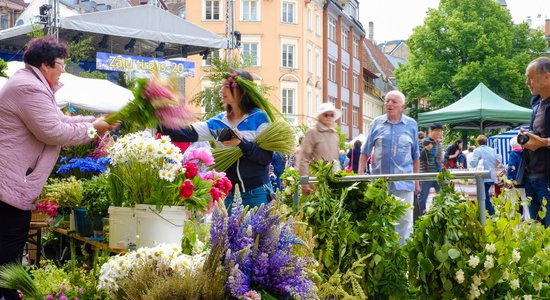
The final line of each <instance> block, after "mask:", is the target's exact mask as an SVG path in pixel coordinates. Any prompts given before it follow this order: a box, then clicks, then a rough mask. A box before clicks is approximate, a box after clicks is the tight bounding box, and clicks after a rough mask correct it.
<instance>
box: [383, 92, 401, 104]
mask: <svg viewBox="0 0 550 300" xmlns="http://www.w3.org/2000/svg"><path fill="white" fill-rule="evenodd" d="M389 96H397V97H399V99H401V102H403V104H405V95H404V94H403V93H401V92H400V91H398V90H393V91H389V92H388V93H387V94H386V96H385V97H384V100H388V97H389Z"/></svg>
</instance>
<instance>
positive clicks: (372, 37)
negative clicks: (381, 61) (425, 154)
mask: <svg viewBox="0 0 550 300" xmlns="http://www.w3.org/2000/svg"><path fill="white" fill-rule="evenodd" d="M546 24H548V21H546ZM369 40H370V41H371V42H372V41H374V22H373V21H370V22H369Z"/></svg>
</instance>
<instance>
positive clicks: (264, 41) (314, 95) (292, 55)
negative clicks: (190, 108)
mask: <svg viewBox="0 0 550 300" xmlns="http://www.w3.org/2000/svg"><path fill="white" fill-rule="evenodd" d="M228 3H229V4H231V3H233V20H234V30H235V31H239V32H240V34H241V44H240V47H239V48H238V49H236V50H233V51H237V52H238V53H239V54H240V56H241V57H242V58H243V59H245V58H246V61H247V62H248V63H249V65H250V67H248V68H247V70H248V71H250V72H251V73H252V75H253V77H254V78H255V80H256V81H257V82H258V83H261V84H265V85H269V86H271V87H272V90H271V91H270V94H269V95H268V99H269V100H270V101H271V102H272V103H273V104H274V105H275V106H276V107H277V108H278V109H279V110H280V111H281V112H282V113H283V114H284V115H285V116H286V117H287V118H288V119H289V120H290V121H291V122H292V123H294V124H295V125H299V124H306V125H311V124H313V122H314V117H315V112H316V110H317V106H318V105H319V104H320V103H322V102H323V94H322V91H323V63H322V59H323V27H322V26H323V23H322V22H323V21H322V20H323V4H322V1H320V0H305V1H304V0H271V1H265V0H234V1H226V0H223V1H222V0H197V1H186V2H185V7H179V8H178V5H174V4H171V6H172V10H174V11H176V10H177V11H178V12H179V14H180V15H183V16H184V17H185V19H186V20H187V21H189V22H191V23H193V24H197V25H199V26H201V27H203V28H205V29H208V30H210V31H212V32H215V33H217V34H219V35H222V36H223V35H225V34H226V24H228V18H231V14H230V13H229V14H228V12H230V11H231V10H229V11H228V10H227V7H226V5H227V4H228ZM213 55H215V56H222V57H223V55H225V51H221V53H217V52H212V53H210V54H209V57H211V56H213ZM204 58H208V57H204ZM204 58H203V57H200V56H196V55H195V56H190V57H189V58H188V61H193V62H195V69H196V70H195V77H194V78H187V79H186V82H185V85H186V97H187V98H190V97H192V96H193V95H194V94H196V93H198V92H199V91H200V90H201V89H203V88H205V87H207V86H209V85H210V84H211V83H210V82H208V81H207V80H206V79H205V71H206V68H205V67H208V66H209V59H204Z"/></svg>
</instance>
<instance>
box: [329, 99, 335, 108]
mask: <svg viewBox="0 0 550 300" xmlns="http://www.w3.org/2000/svg"><path fill="white" fill-rule="evenodd" d="M328 102H329V103H330V104H332V105H334V107H336V98H334V97H332V96H328Z"/></svg>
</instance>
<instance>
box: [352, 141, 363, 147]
mask: <svg viewBox="0 0 550 300" xmlns="http://www.w3.org/2000/svg"><path fill="white" fill-rule="evenodd" d="M362 144H363V143H361V141H360V140H356V141H355V142H354V143H353V148H361V145H362Z"/></svg>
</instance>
